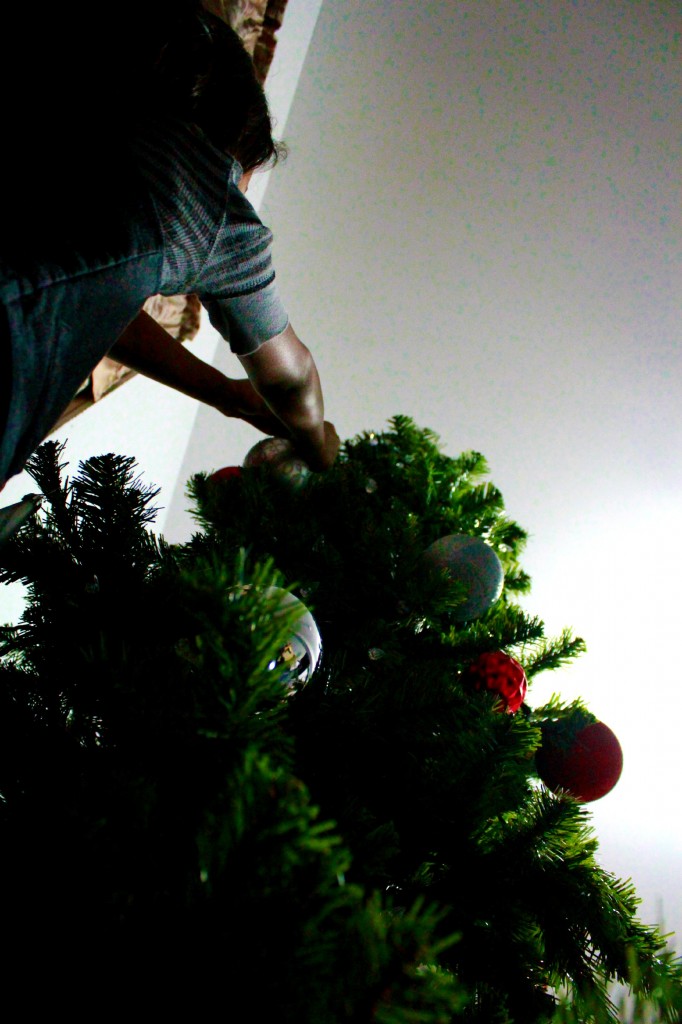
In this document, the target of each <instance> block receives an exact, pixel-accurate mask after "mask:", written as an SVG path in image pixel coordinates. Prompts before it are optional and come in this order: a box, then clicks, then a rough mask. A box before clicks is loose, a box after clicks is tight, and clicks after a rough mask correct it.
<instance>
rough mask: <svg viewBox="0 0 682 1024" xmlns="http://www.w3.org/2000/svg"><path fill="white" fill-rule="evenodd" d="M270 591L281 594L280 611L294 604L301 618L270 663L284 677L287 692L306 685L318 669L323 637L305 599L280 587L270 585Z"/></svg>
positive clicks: (269, 592) (283, 681) (282, 678)
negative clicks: (305, 603)
mask: <svg viewBox="0 0 682 1024" xmlns="http://www.w3.org/2000/svg"><path fill="white" fill-rule="evenodd" d="M267 593H268V594H273V595H276V594H278V593H279V594H281V595H282V597H281V600H280V603H279V608H278V612H277V613H275V614H278V613H279V612H281V611H284V610H285V609H286V610H288V609H289V608H291V607H292V606H295V607H297V608H298V609H299V611H300V613H301V614H300V618H299V619H298V620H297V622H295V623H294V625H293V627H292V633H291V636H290V637H289V639H288V640H287V641H286V643H285V644H284V645H283V646H282V648H281V650H280V651H279V654H278V655H277V658H275V660H274V661H273V662H272V663H271V664H270V666H269V667H270V668H271V669H272V670H273V671H279V672H281V680H282V683H283V684H284V687H285V689H286V691H287V694H291V693H294V692H295V691H296V690H298V689H300V688H301V687H303V686H305V685H306V683H307V682H309V680H310V678H311V676H312V674H313V672H314V671H315V669H316V668H317V664H318V662H319V660H320V654H321V652H322V639H321V637H320V631H319V630H318V628H317V624H316V622H315V619H314V618H313V617H312V615H311V614H310V612H309V611H308V609H307V608H306V606H305V605H304V604H303V601H300V600H299V599H298V598H297V597H295V596H294V595H293V594H291V593H289V592H288V591H286V590H281V589H280V588H279V587H270V588H269V589H268V591H267Z"/></svg>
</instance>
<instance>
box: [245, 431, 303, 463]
mask: <svg viewBox="0 0 682 1024" xmlns="http://www.w3.org/2000/svg"><path fill="white" fill-rule="evenodd" d="M293 454H294V446H293V444H292V443H291V441H288V440H287V439H286V438H285V437H265V438H263V440H262V441H259V442H258V444H254V446H253V448H250V449H249V451H248V452H247V453H246V458H245V459H244V466H245V468H246V469H254V468H255V467H256V466H265V465H272V463H274V462H278V461H279V460H280V459H287V458H290V457H291V456H292V455H293Z"/></svg>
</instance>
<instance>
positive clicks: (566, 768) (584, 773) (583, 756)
mask: <svg viewBox="0 0 682 1024" xmlns="http://www.w3.org/2000/svg"><path fill="white" fill-rule="evenodd" d="M535 764H536V768H537V772H538V775H539V776H540V778H541V779H542V781H543V782H544V784H545V785H546V786H547V788H548V789H551V790H552V791H553V792H556V791H558V790H564V791H565V792H567V793H570V794H571V796H573V797H575V799H576V800H580V801H581V803H589V802H590V801H592V800H599V799H600V797H602V796H606V794H607V793H609V792H610V791H611V790H612V789H613V787H614V786H615V785H616V783H617V782H618V779H619V778H620V774H621V772H622V770H623V751H622V749H621V745H620V743H619V742H618V737H617V736H616V735H615V733H614V732H612V731H611V729H609V727H608V725H604V723H603V722H591V723H589V724H588V725H585V726H583V727H582V728H581V729H579V730H578V731H577V732H575V733H574V734H573V735H572V737H571V738H570V740H569V741H568V742H567V739H566V735H565V731H564V730H563V729H562V727H561V723H559V722H546V723H545V724H544V725H543V726H542V746H541V747H540V749H539V750H538V752H537V754H536V755H535Z"/></svg>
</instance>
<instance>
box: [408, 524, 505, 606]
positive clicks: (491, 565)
mask: <svg viewBox="0 0 682 1024" xmlns="http://www.w3.org/2000/svg"><path fill="white" fill-rule="evenodd" d="M422 557H423V560H424V563H425V564H426V565H427V566H428V567H429V568H430V569H435V570H441V571H443V570H444V571H445V572H446V574H447V575H448V576H449V577H450V579H452V580H456V581H457V582H459V583H462V584H464V587H465V594H464V597H463V599H462V600H461V601H457V603H456V604H453V609H452V614H453V616H454V618H455V619H456V620H457V621H459V622H463V621H465V620H466V619H475V618H478V616H479V615H483V613H484V612H486V611H487V610H488V609H489V608H490V607H491V605H493V604H494V603H495V601H497V599H498V597H499V596H500V594H501V593H502V587H503V585H504V569H503V568H502V563H501V562H500V560H499V558H498V557H497V555H496V554H495V552H494V551H493V549H492V548H491V547H490V545H488V544H486V543H485V541H483V540H481V538H480V537H470V536H468V535H467V534H464V533H453V534H449V535H448V536H447V537H441V538H440V539H439V540H437V541H434V543H433V544H431V545H430V546H429V547H428V548H427V549H426V551H425V552H424V554H423V556H422Z"/></svg>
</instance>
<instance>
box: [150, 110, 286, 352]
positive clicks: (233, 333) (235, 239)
mask: <svg viewBox="0 0 682 1024" xmlns="http://www.w3.org/2000/svg"><path fill="white" fill-rule="evenodd" d="M135 152H136V155H137V159H138V162H139V164H138V165H139V168H140V170H141V172H142V174H143V176H144V178H145V180H146V181H147V184H148V186H149V189H150V194H151V197H152V199H153V202H154V205H155V208H156V212H157V216H158V219H159V227H160V230H161V236H162V239H163V267H162V271H161V285H160V289H159V290H160V293H161V294H162V295H181V294H182V295H184V294H188V293H190V292H193V293H195V294H197V295H198V296H199V298H200V299H201V302H202V304H203V305H204V306H205V308H206V310H207V312H208V315H209V318H210V320H211V323H212V324H213V326H214V327H215V328H216V330H217V331H218V332H219V333H220V334H221V335H222V336H223V337H224V338H225V339H226V340H227V341H228V342H229V344H230V347H231V349H232V350H233V352H236V353H237V354H238V355H248V354H249V353H251V352H255V350H256V349H257V348H258V347H259V346H260V345H261V344H262V343H263V342H264V341H267V340H268V339H269V338H273V337H275V336H276V335H278V334H281V332H282V331H283V330H284V329H285V327H286V326H287V323H288V317H287V313H286V310H285V309H284V306H283V305H282V302H281V300H280V297H279V294H278V291H277V286H276V284H275V272H274V269H273V266H272V258H271V242H272V233H271V232H270V231H269V230H268V228H266V227H265V226H264V225H263V224H262V223H261V221H260V219H259V217H258V215H257V213H256V211H255V210H254V208H253V207H252V206H251V204H250V203H249V201H248V200H247V198H246V197H245V196H244V195H243V194H242V193H241V192H240V191H239V188H238V184H239V180H240V178H241V176H242V169H241V167H240V165H239V163H238V162H237V161H236V160H234V159H233V158H232V157H231V156H228V155H226V154H225V153H222V152H221V151H220V150H218V149H216V148H215V147H214V146H213V145H212V144H211V143H210V142H209V141H208V140H207V139H206V138H205V136H204V135H203V134H202V133H201V132H200V131H199V129H196V128H194V127H193V126H191V125H187V124H184V123H182V122H179V121H170V120H164V121H159V122H158V123H156V124H153V125H146V126H145V132H144V135H143V136H141V137H140V138H138V139H137V140H136V141H135Z"/></svg>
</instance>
